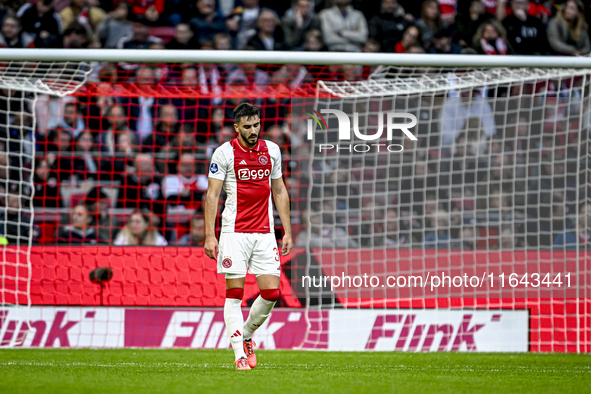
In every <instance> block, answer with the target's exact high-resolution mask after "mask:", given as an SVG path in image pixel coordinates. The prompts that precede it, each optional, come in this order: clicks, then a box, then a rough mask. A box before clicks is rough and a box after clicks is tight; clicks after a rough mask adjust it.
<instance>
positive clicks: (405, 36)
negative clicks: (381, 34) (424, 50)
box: [394, 25, 423, 53]
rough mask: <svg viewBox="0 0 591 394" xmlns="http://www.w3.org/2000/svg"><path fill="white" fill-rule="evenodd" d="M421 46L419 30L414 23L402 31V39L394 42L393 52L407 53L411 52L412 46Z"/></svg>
mask: <svg viewBox="0 0 591 394" xmlns="http://www.w3.org/2000/svg"><path fill="white" fill-rule="evenodd" d="M416 46H419V47H422V46H423V45H422V42H421V32H420V30H419V29H418V28H417V27H416V26H415V25H410V26H408V27H407V28H406V29H405V30H404V33H402V40H400V41H399V42H397V43H396V45H395V46H394V52H396V53H407V52H409V53H410V52H412V51H411V48H413V47H416Z"/></svg>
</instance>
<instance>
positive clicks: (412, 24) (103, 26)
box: [0, 0, 591, 55]
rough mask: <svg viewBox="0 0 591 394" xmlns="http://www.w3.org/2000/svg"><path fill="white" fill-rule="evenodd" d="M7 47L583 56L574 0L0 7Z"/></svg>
mask: <svg viewBox="0 0 591 394" xmlns="http://www.w3.org/2000/svg"><path fill="white" fill-rule="evenodd" d="M1 7H2V8H0V19H1V20H2V29H1V34H0V46H1V47H8V48H26V47H35V48H123V49H149V48H157V49H161V48H168V49H236V50H244V49H248V50H267V51H272V50H295V51H321V50H328V51H345V52H397V53H480V54H487V55H508V54H520V55H533V54H538V55H551V54H555V55H585V54H588V53H589V52H591V43H590V40H589V26H588V24H587V22H586V19H587V18H588V17H589V16H591V15H590V13H591V9H590V8H589V6H587V7H585V5H584V3H583V2H582V1H580V0H566V1H565V0H547V1H541V0H532V1H530V0H424V1H422V2H421V1H419V2H416V1H414V2H413V1H411V0H381V1H379V2H377V1H376V2H370V1H365V2H364V1H361V0H293V1H291V2H290V1H284V2H277V1H270V0H217V1H216V0H175V1H167V2H165V1H164V0H142V1H138V0H118V1H117V0H115V1H108V0H70V1H68V0H37V1H34V2H26V1H23V0H12V1H7V2H3V4H2V6H1Z"/></svg>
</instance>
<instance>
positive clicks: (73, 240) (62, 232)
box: [57, 203, 105, 245]
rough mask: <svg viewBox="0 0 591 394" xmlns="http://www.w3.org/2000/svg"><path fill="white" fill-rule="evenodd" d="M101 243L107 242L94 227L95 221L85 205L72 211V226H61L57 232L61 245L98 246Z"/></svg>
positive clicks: (77, 206)
mask: <svg viewBox="0 0 591 394" xmlns="http://www.w3.org/2000/svg"><path fill="white" fill-rule="evenodd" d="M101 242H105V240H103V239H101V238H100V237H99V235H98V233H97V231H96V228H95V227H94V219H93V217H92V215H90V214H89V213H88V210H87V209H86V206H85V205H84V204H83V203H80V204H78V205H76V206H75V207H74V209H72V212H71V216H70V224H68V225H65V226H60V227H59V228H58V231H57V243H60V244H68V245H76V244H97V243H101Z"/></svg>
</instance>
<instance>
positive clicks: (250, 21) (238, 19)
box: [226, 0, 261, 49]
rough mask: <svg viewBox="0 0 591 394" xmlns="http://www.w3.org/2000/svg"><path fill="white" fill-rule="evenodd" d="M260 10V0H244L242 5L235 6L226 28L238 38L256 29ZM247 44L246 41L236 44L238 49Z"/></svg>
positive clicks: (227, 20)
mask: <svg viewBox="0 0 591 394" xmlns="http://www.w3.org/2000/svg"><path fill="white" fill-rule="evenodd" d="M260 11H261V8H260V7H259V0H242V5H241V6H239V7H236V8H234V9H233V10H232V13H231V15H230V16H228V18H227V19H226V29H227V30H228V32H229V33H230V35H231V36H232V37H233V38H234V39H235V40H237V39H238V37H242V36H243V35H244V33H245V32H246V31H248V30H251V29H256V25H257V19H258V17H259V12H260ZM245 45H246V42H236V43H235V45H234V46H235V47H236V49H243V47H244V46H245Z"/></svg>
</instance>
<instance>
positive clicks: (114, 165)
mask: <svg viewBox="0 0 591 394" xmlns="http://www.w3.org/2000/svg"><path fill="white" fill-rule="evenodd" d="M114 136H115V150H114V154H113V157H104V156H103V158H102V161H101V170H102V171H103V175H102V177H101V178H103V179H105V180H110V181H122V174H123V173H125V172H126V171H127V166H128V164H129V163H133V160H134V159H135V157H136V155H137V154H138V153H139V145H138V141H137V137H136V135H135V134H134V133H133V132H132V131H122V132H118V133H115V134H114Z"/></svg>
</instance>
